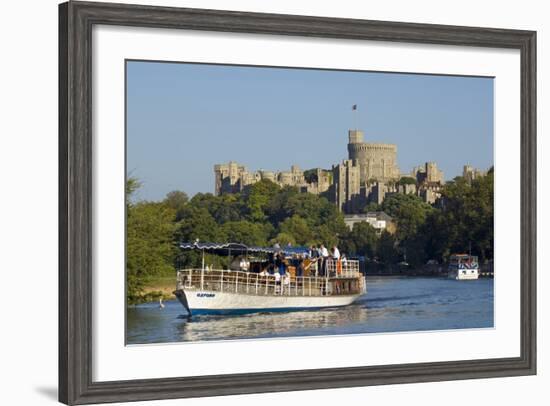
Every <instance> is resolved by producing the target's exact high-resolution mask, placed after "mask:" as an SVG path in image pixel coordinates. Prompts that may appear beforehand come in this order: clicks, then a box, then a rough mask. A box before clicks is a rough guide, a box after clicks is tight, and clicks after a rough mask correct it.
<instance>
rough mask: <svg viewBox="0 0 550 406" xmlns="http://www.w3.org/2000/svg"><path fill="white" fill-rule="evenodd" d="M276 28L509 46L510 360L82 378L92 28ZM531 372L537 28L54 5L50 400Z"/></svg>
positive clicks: (87, 345)
mask: <svg viewBox="0 0 550 406" xmlns="http://www.w3.org/2000/svg"><path fill="white" fill-rule="evenodd" d="M98 24H101V25H112V26H131V27H149V28H167V29H176V30H178V29H185V30H199V31H214V32H231V33H242V34H250V35H255V34H276V35H285V36H298V37H315V38H322V39H353V40H358V41H361V40H363V41H364V40H369V41H381V42H386V43H390V42H399V43H414V44H437V45H456V46H472V47H487V48H501V49H516V50H519V52H520V60H521V66H520V71H521V82H520V83H521V100H520V104H521V131H520V145H521V151H520V154H521V174H520V177H521V190H520V194H521V202H520V204H521V213H517V215H518V216H520V221H521V235H520V240H521V246H520V252H521V258H520V264H521V269H520V283H521V284H520V296H521V299H520V303H521V309H520V313H521V321H520V356H519V357H513V358H492V359H475V360H464V361H448V362H427V363H413V364H392V365H380V366H364V367H344V368H340V367H339V368H325V369H304V370H290V371H283V372H281V371H273V372H259V373H235V374H223V375H206V376H193V377H181V378H172V377H171V378H168V377H167V378H155V379H138V380H121V381H99V382H98V381H94V380H93V376H92V360H93V357H94V348H93V345H92V342H93V340H92V330H93V323H92V289H93V278H92V263H93V260H94V252H93V250H92V246H93V236H92V224H93V221H94V219H93V217H92V205H93V199H92V182H93V170H92V155H93V143H92V120H93V116H92V103H93V100H92V86H93V82H92V78H93V76H92V66H93V61H92V35H91V33H92V27H93V26H94V25H98ZM533 374H536V32H533V31H520V30H508V29H493V28H477V27H458V26H444V25H433V24H413V23H398V22H385V21H368V20H352V19H341V18H326V17H309V16H297V15H279V14H263V13H248V12H235V11H220V10H202V9H185V8H171V7H150V6H141V5H140V6H138V5H123V4H110V3H87V2H73V1H70V2H68V3H63V4H61V5H60V6H59V400H60V401H61V402H63V403H65V404H86V403H100V402H115V401H116V402H122V401H138V400H153V399H170V398H186V397H200V396H220V395H232V394H249V393H263V392H279V391H293V390H310V389H321V388H344V387H354V386H368V385H382V384H397V383H414V382H430V381H444V380H459V379H474V378H490V377H504V376H521V375H533Z"/></svg>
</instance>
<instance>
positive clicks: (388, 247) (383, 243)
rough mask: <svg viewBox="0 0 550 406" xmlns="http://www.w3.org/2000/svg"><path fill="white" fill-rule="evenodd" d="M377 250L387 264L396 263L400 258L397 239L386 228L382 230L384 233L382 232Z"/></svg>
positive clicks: (382, 260) (381, 259) (380, 257)
mask: <svg viewBox="0 0 550 406" xmlns="http://www.w3.org/2000/svg"><path fill="white" fill-rule="evenodd" d="M376 251H377V256H378V258H379V259H380V261H381V262H383V263H385V264H394V263H396V262H397V260H398V256H397V254H398V252H397V241H396V239H395V237H394V236H393V235H392V234H390V233H389V232H387V231H386V230H384V231H382V234H380V238H379V239H378V244H377V249H376Z"/></svg>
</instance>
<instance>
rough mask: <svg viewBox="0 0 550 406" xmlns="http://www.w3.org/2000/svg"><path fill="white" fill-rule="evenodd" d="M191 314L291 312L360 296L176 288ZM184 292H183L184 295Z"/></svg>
mask: <svg viewBox="0 0 550 406" xmlns="http://www.w3.org/2000/svg"><path fill="white" fill-rule="evenodd" d="M174 293H175V294H176V296H177V297H178V299H179V300H180V302H181V303H182V304H183V306H184V307H185V308H189V310H190V311H191V313H195V312H199V313H200V312H208V313H239V312H241V313H242V312H261V311H290V310H300V309H304V310H305V309H317V308H323V307H340V306H347V305H349V304H351V303H353V302H354V301H355V300H356V299H357V298H358V297H360V296H361V295H359V294H355V295H335V296H279V295H269V296H263V295H250V294H242V293H231V292H217V291H207V290H204V291H201V290H187V291H185V292H184V291H183V290H178V291H176V292H174ZM183 293H184V294H183Z"/></svg>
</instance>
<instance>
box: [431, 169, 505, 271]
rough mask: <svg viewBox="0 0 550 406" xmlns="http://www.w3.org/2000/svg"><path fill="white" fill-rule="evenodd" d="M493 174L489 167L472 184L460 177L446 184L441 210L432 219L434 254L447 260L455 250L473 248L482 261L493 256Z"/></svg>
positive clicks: (462, 250) (465, 250)
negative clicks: (487, 170)
mask: <svg viewBox="0 0 550 406" xmlns="http://www.w3.org/2000/svg"><path fill="white" fill-rule="evenodd" d="M493 176H494V175H493V171H492V170H490V171H489V172H488V173H487V175H486V176H482V177H479V178H476V179H474V180H473V181H472V182H471V183H470V182H468V181H467V180H466V179H464V178H463V177H457V178H455V179H454V180H453V181H451V182H448V183H447V184H445V186H444V188H443V190H442V209H441V212H440V213H435V214H434V215H433V218H430V220H429V222H430V224H431V226H432V228H431V229H430V239H429V240H428V249H429V250H431V251H428V252H429V253H430V254H431V255H441V256H442V257H443V258H442V259H446V257H447V256H448V255H450V254H452V253H460V252H468V251H469V249H470V247H471V249H472V254H474V255H478V256H480V259H481V261H482V262H483V261H485V260H488V259H491V258H493V255H494V253H493V246H494V214H493V203H494V202H493V193H494V178H493ZM435 236H437V238H438V240H437V241H434V237H435Z"/></svg>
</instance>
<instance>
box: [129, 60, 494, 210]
mask: <svg viewBox="0 0 550 406" xmlns="http://www.w3.org/2000/svg"><path fill="white" fill-rule="evenodd" d="M353 104H357V105H358V110H357V112H355V113H354V112H353V111H352V105H353ZM354 114H355V117H354ZM355 126H357V127H358V128H359V129H362V130H363V131H364V133H365V141H366V142H386V143H394V144H397V151H398V152H397V159H398V164H399V167H400V170H401V172H402V173H404V172H409V171H410V170H411V169H412V168H413V167H414V166H417V165H419V164H423V163H424V162H426V161H435V162H437V164H438V165H439V167H440V168H441V169H442V170H443V171H444V172H445V177H446V179H452V178H453V177H455V176H457V175H459V174H461V173H462V166H463V165H464V164H470V165H473V166H475V167H478V168H482V169H486V168H488V167H490V166H492V165H493V79H492V78H477V77H458V76H436V75H416V74H394V73H379V72H350V71H328V70H311V69H285V68H264V67H240V66H228V65H200V64H185V63H162V62H138V61H129V62H127V171H128V173H129V174H131V175H132V176H136V177H138V178H139V179H140V180H141V181H142V183H143V187H142V188H141V190H140V192H139V194H138V196H137V197H138V198H140V199H146V200H160V199H162V198H163V197H164V196H165V195H166V193H168V192H170V191H172V190H183V191H185V192H186V193H187V194H189V195H190V196H192V195H194V194H195V193H197V192H213V191H214V175H213V166H214V164H216V163H225V162H228V161H230V160H233V161H237V162H239V163H241V164H244V165H246V166H247V167H248V169H249V170H257V169H266V170H274V171H275V170H285V169H288V168H290V165H291V164H297V165H299V166H300V167H301V168H302V169H309V168H316V167H321V168H327V169H328V168H330V167H331V165H332V164H335V163H338V162H340V161H341V160H342V159H345V158H347V136H348V135H347V131H348V129H350V128H354V127H355Z"/></svg>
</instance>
